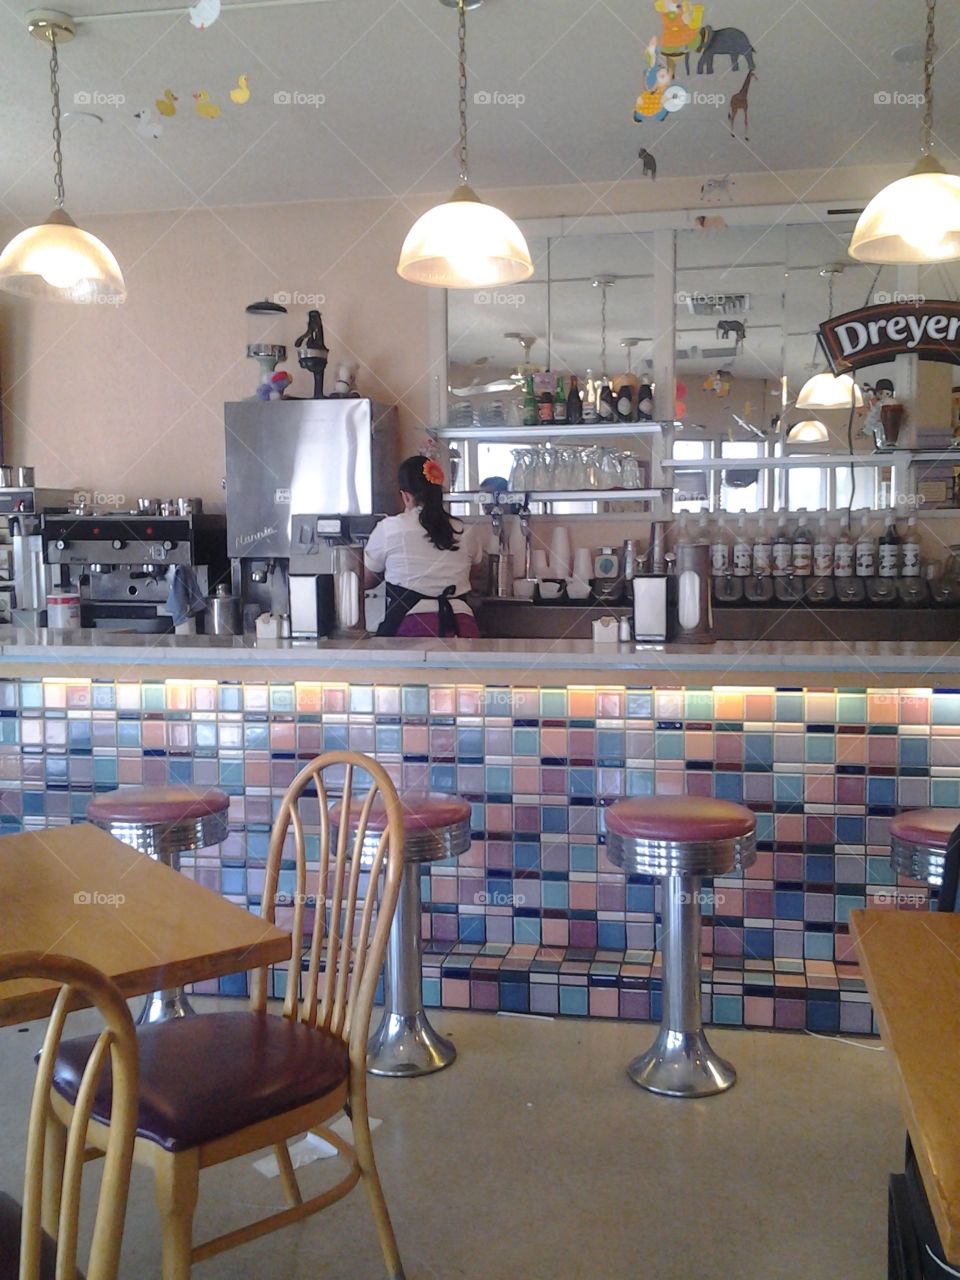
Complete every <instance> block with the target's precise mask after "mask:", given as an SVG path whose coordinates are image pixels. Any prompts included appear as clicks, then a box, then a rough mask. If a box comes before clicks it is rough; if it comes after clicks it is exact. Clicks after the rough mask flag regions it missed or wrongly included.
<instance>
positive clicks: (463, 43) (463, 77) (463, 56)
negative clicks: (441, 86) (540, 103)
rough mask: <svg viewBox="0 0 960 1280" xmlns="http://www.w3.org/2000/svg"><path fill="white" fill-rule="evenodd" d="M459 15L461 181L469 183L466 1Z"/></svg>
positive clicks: (460, 1)
mask: <svg viewBox="0 0 960 1280" xmlns="http://www.w3.org/2000/svg"><path fill="white" fill-rule="evenodd" d="M457 13H458V16H459V19H460V24H459V26H460V32H459V35H460V181H461V182H469V181H470V174H469V170H468V168H467V10H466V7H465V5H464V0H459V3H458V5H457Z"/></svg>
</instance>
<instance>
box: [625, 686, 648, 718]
mask: <svg viewBox="0 0 960 1280" xmlns="http://www.w3.org/2000/svg"><path fill="white" fill-rule="evenodd" d="M627 718H628V719H630V720H651V719H652V718H653V694H651V693H649V692H643V693H642V692H639V691H638V690H636V689H628V690H627Z"/></svg>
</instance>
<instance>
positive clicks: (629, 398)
mask: <svg viewBox="0 0 960 1280" xmlns="http://www.w3.org/2000/svg"><path fill="white" fill-rule="evenodd" d="M635 390H636V388H635V387H634V386H633V384H632V383H630V382H627V381H626V380H625V379H621V380H620V386H619V387H618V388H617V390H616V392H615V396H616V402H617V421H618V422H633V420H634V407H633V395H634V392H635Z"/></svg>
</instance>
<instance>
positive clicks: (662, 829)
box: [605, 796, 757, 1098]
mask: <svg viewBox="0 0 960 1280" xmlns="http://www.w3.org/2000/svg"><path fill="white" fill-rule="evenodd" d="M605 825H606V832H607V857H608V859H609V860H610V861H611V862H612V863H613V864H614V865H615V866H617V867H620V868H621V870H622V871H624V872H625V873H626V874H627V875H646V876H660V877H663V880H664V884H663V890H662V922H661V927H660V951H661V953H662V956H663V993H662V1014H661V1022H660V1030H659V1032H658V1034H657V1038H656V1040H655V1041H654V1043H653V1045H652V1047H651V1048H650V1049H648V1050H647V1052H646V1053H643V1054H641V1055H640V1057H639V1058H636V1059H634V1061H633V1062H631V1063H630V1065H629V1067H628V1068H627V1071H628V1074H629V1075H630V1078H631V1079H632V1080H633V1081H634V1082H635V1083H636V1084H639V1085H640V1086H641V1087H642V1088H644V1089H649V1090H650V1091H651V1092H652V1093H664V1094H668V1095H669V1096H671V1097H675V1098H703V1097H706V1096H708V1095H709V1094H714V1093H722V1092H723V1091H724V1090H725V1089H729V1088H730V1087H731V1085H733V1084H734V1083H735V1082H736V1078H737V1073H736V1072H735V1071H734V1069H733V1067H732V1066H731V1065H730V1063H729V1062H726V1061H724V1059H723V1058H721V1057H719V1055H718V1054H716V1053H714V1051H713V1049H712V1048H711V1047H710V1045H709V1043H708V1041H707V1038H706V1036H705V1035H704V1032H703V1020H702V1016H701V1012H700V923H701V910H700V904H701V900H702V897H703V894H702V891H701V888H700V881H701V877H702V876H710V877H713V876H722V875H727V874H729V873H730V872H731V871H740V870H742V869H743V868H744V867H748V866H750V864H751V863H752V862H753V861H754V859H755V857H756V826H757V823H756V818H755V817H754V815H753V814H752V813H751V812H750V810H749V809H746V808H744V806H743V805H739V804H732V803H731V802H730V801H728V800H713V799H711V798H709V797H705V796H638V797H636V798H634V799H632V800H621V801H619V802H618V803H617V804H614V805H612V806H611V807H610V808H609V809H607V810H606V813H605Z"/></svg>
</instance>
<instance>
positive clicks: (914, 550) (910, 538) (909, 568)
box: [900, 516, 920, 578]
mask: <svg viewBox="0 0 960 1280" xmlns="http://www.w3.org/2000/svg"><path fill="white" fill-rule="evenodd" d="M900 576H901V577H903V578H919V577H920V535H919V534H918V533H917V517H916V516H911V517H910V519H909V520H908V521H907V533H906V536H905V538H904V539H903V561H902V564H901V567H900Z"/></svg>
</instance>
